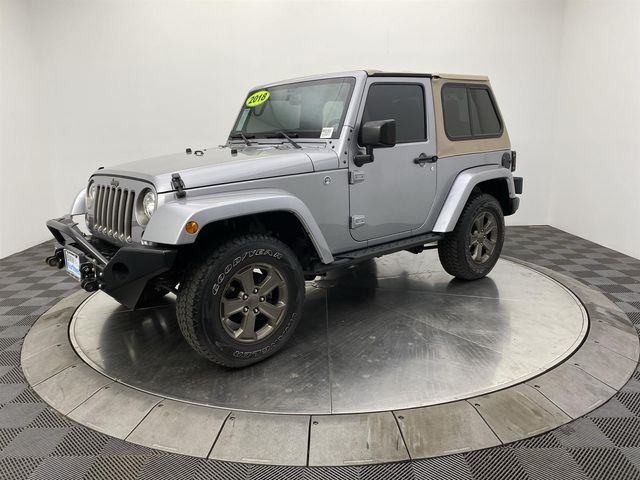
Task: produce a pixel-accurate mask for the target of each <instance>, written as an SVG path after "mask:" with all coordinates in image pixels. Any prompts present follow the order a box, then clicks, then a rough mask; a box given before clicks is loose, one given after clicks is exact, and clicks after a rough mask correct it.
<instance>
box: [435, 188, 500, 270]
mask: <svg viewBox="0 0 640 480" xmlns="http://www.w3.org/2000/svg"><path fill="white" fill-rule="evenodd" d="M503 244H504V215H503V213H502V208H501V207H500V204H499V203H498V201H497V200H496V199H495V197H493V196H492V195H488V194H480V195H477V196H474V197H472V198H471V199H469V201H468V202H467V205H466V206H465V208H464V210H463V211H462V213H461V214H460V218H459V219H458V223H457V225H456V227H455V228H454V230H453V231H452V232H450V233H447V234H446V236H445V238H444V239H443V240H441V241H440V242H439V243H438V256H439V257H440V263H441V264H442V266H443V268H444V269H445V270H446V271H447V273H449V274H450V275H453V276H454V277H456V278H460V279H463V280H476V279H478V278H482V277H484V276H485V275H487V274H488V273H489V272H490V271H491V270H492V269H493V267H494V266H495V264H496V262H497V261H498V258H500V253H501V252H502V246H503Z"/></svg>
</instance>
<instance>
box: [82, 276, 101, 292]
mask: <svg viewBox="0 0 640 480" xmlns="http://www.w3.org/2000/svg"><path fill="white" fill-rule="evenodd" d="M80 286H81V287H82V288H83V289H84V290H86V291H87V292H95V291H96V290H98V289H99V288H100V284H99V283H98V281H97V280H96V279H95V278H85V279H84V280H82V282H80Z"/></svg>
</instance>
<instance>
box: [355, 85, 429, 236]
mask: <svg viewBox="0 0 640 480" xmlns="http://www.w3.org/2000/svg"><path fill="white" fill-rule="evenodd" d="M365 92H366V93H365V97H364V99H363V102H362V103H361V106H360V112H359V115H358V118H359V123H358V129H360V127H361V126H362V125H363V124H364V123H366V122H368V121H373V120H387V119H394V120H395V121H396V145H395V146H394V147H388V148H375V149H374V150H373V154H374V161H373V162H372V163H368V164H365V165H363V166H362V167H356V165H355V164H353V162H351V163H350V166H349V168H350V170H351V176H350V178H351V181H350V185H349V197H350V215H351V219H350V231H351V236H352V237H353V238H354V239H355V240H358V241H364V240H374V241H375V240H377V239H379V240H380V241H384V240H385V237H389V238H388V239H389V240H391V239H393V236H408V235H411V232H412V230H414V229H417V228H419V227H420V226H421V225H422V224H423V223H424V222H425V221H426V219H427V217H428V216H429V212H430V210H431V208H432V206H433V200H434V197H435V193H436V173H437V172H436V163H435V162H433V163H426V162H424V163H422V164H421V163H416V162H415V161H414V160H415V159H416V158H418V157H434V156H435V154H436V145H435V128H433V116H432V115H429V114H428V112H433V96H432V93H431V81H430V79H429V78H420V77H416V78H406V77H405V78H395V79H394V78H386V77H385V78H376V77H370V78H369V79H368V80H367V87H366V89H365ZM428 117H431V118H430V121H429V122H427V118H428Z"/></svg>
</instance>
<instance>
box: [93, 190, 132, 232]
mask: <svg viewBox="0 0 640 480" xmlns="http://www.w3.org/2000/svg"><path fill="white" fill-rule="evenodd" d="M135 196H136V194H135V192H134V191H133V190H129V189H126V188H122V187H113V186H111V185H98V187H97V191H96V201H95V206H94V219H95V220H94V227H93V228H94V230H97V231H98V232H100V233H102V234H103V235H107V236H109V237H113V238H116V239H118V240H120V241H127V242H130V241H131V224H132V221H133V208H134V205H135V202H134V201H135Z"/></svg>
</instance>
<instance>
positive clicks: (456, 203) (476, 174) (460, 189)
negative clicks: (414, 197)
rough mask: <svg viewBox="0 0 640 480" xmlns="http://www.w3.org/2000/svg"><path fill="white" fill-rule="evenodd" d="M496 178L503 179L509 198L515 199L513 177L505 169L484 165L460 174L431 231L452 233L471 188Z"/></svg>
mask: <svg viewBox="0 0 640 480" xmlns="http://www.w3.org/2000/svg"><path fill="white" fill-rule="evenodd" d="M496 178H504V179H505V181H506V182H507V187H508V189H509V197H510V198H515V196H516V192H515V188H514V185H513V177H512V176H511V172H510V171H509V170H507V169H506V168H503V167H500V166H498V165H485V166H482V167H474V168H470V169H468V170H464V171H463V172H460V174H459V175H458V176H457V177H456V179H455V180H454V182H453V185H452V186H451V189H450V190H449V194H448V195H447V199H446V200H445V202H444V205H443V206H442V209H441V210H440V215H438V219H437V220H436V223H435V226H434V227H433V231H434V232H442V233H444V232H451V231H453V229H454V228H455V226H456V224H457V223H458V218H460V214H461V213H462V209H463V208H464V206H465V205H466V204H467V200H468V199H469V195H471V191H472V190H473V188H474V187H475V186H476V185H478V184H479V183H481V182H484V181H486V180H493V179H496Z"/></svg>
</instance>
